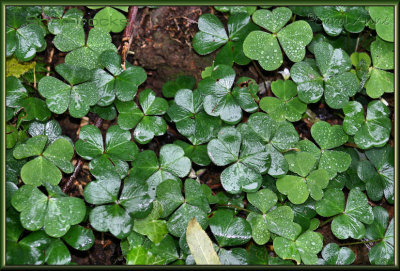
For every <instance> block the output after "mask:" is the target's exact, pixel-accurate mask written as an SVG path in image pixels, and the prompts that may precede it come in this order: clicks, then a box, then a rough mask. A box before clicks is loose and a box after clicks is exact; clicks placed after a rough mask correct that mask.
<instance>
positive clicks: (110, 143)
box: [75, 125, 139, 178]
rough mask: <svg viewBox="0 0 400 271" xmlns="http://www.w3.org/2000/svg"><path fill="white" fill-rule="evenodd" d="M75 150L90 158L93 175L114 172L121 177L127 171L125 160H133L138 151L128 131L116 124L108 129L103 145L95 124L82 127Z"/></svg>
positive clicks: (127, 166)
mask: <svg viewBox="0 0 400 271" xmlns="http://www.w3.org/2000/svg"><path fill="white" fill-rule="evenodd" d="M75 150H76V152H77V153H78V154H79V155H80V156H81V157H82V158H84V159H87V160H90V163H89V169H90V172H91V173H92V174H93V176H95V177H103V176H107V175H108V174H109V173H110V172H115V173H118V175H119V176H120V177H121V178H123V177H125V176H126V175H127V173H128V169H129V165H128V163H127V162H126V161H132V160H134V159H135V157H136V156H137V154H138V152H139V150H138V147H137V146H136V144H135V143H134V142H132V141H131V134H130V133H129V131H124V130H122V129H121V128H119V127H118V126H117V125H113V126H111V127H110V128H109V129H108V131H107V134H106V140H105V145H104V144H103V136H102V134H101V132H100V130H99V129H98V128H97V127H96V126H93V125H86V126H84V127H82V128H81V130H80V134H79V140H78V141H76V143H75Z"/></svg>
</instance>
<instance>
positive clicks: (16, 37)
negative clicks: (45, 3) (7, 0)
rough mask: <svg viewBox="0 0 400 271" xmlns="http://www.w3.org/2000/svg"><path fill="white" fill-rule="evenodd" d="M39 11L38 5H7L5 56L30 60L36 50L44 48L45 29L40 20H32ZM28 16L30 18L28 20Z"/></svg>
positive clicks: (39, 50)
mask: <svg viewBox="0 0 400 271" xmlns="http://www.w3.org/2000/svg"><path fill="white" fill-rule="evenodd" d="M40 12H41V8H40V6H26V7H25V6H8V7H7V16H6V17H7V18H6V37H7V45H6V56H7V57H8V56H11V55H13V54H15V56H16V57H17V58H18V59H19V60H21V61H28V60H31V59H32V58H33V57H34V56H35V55H36V52H41V51H43V50H45V49H46V41H45V39H44V37H45V36H46V30H45V29H43V28H42V27H41V25H40V23H39V22H40V21H39V22H38V21H33V20H32V17H37V16H38V15H39V14H40ZM28 18H30V20H28Z"/></svg>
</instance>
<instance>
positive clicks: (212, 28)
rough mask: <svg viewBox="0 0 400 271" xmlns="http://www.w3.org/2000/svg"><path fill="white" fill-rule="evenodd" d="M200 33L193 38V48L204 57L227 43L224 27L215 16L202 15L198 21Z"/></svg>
mask: <svg viewBox="0 0 400 271" xmlns="http://www.w3.org/2000/svg"><path fill="white" fill-rule="evenodd" d="M198 27H199V30H200V32H197V33H196V35H195V36H194V38H193V48H194V50H195V51H196V52H197V53H198V54H200V55H206V54H209V53H211V52H213V51H214V50H216V49H217V48H219V47H220V46H221V45H223V44H225V43H226V42H227V41H228V36H227V34H226V32H225V29H224V26H223V25H222V23H221V21H220V20H219V19H218V18H217V16H215V15H213V14H203V15H202V16H200V18H199V20H198Z"/></svg>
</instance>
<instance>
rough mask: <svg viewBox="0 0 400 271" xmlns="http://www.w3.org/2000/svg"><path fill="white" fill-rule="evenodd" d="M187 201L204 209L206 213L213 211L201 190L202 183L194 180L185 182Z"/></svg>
mask: <svg viewBox="0 0 400 271" xmlns="http://www.w3.org/2000/svg"><path fill="white" fill-rule="evenodd" d="M185 198H186V199H185V201H186V202H187V203H188V204H191V205H194V206H197V207H199V208H200V209H202V210H203V211H204V212H206V213H209V212H210V211H211V209H210V206H209V203H208V199H207V197H206V195H205V194H204V193H203V190H202V189H201V186H200V183H199V182H198V181H196V180H193V179H186V180H185Z"/></svg>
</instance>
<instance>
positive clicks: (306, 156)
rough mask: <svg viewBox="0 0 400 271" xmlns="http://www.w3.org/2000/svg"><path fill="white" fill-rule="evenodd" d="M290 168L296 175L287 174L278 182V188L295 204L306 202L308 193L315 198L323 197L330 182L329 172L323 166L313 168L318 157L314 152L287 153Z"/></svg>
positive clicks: (286, 157)
mask: <svg viewBox="0 0 400 271" xmlns="http://www.w3.org/2000/svg"><path fill="white" fill-rule="evenodd" d="M285 159H286V161H287V162H288V164H289V170H290V171H292V172H293V173H296V174H297V175H298V176H295V175H285V176H283V177H282V178H279V179H278V180H277V182H276V188H277V189H278V190H279V192H281V193H282V194H285V195H287V196H288V198H289V200H290V201H291V202H292V203H294V204H301V203H304V202H305V201H306V200H307V198H308V195H311V197H312V198H313V199H315V200H320V199H321V198H322V197H323V189H324V188H325V187H326V186H327V185H328V183H329V174H328V171H326V170H325V169H323V168H320V169H316V170H313V168H314V166H315V164H316V162H317V159H316V158H315V156H314V155H313V154H312V153H307V152H298V153H293V154H292V153H291V154H287V155H285Z"/></svg>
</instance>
